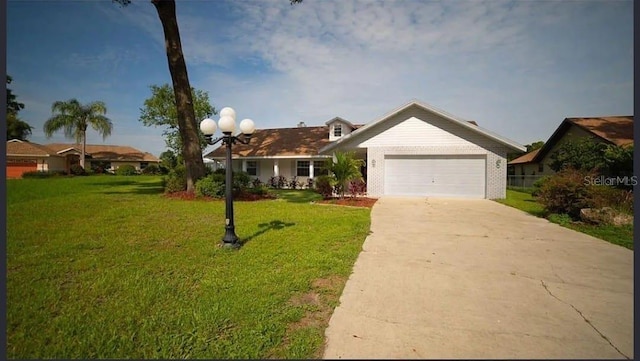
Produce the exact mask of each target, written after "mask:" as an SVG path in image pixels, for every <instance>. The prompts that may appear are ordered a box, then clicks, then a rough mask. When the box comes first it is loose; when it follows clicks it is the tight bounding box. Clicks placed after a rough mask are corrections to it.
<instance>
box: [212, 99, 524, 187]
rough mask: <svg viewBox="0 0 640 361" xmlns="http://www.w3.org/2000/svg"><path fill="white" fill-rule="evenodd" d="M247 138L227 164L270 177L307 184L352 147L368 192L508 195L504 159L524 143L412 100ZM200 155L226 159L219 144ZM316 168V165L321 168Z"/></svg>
mask: <svg viewBox="0 0 640 361" xmlns="http://www.w3.org/2000/svg"><path fill="white" fill-rule="evenodd" d="M252 138H253V139H252V140H251V143H250V144H249V145H243V144H236V145H234V147H233V161H232V167H233V169H234V170H243V171H246V172H248V173H249V174H250V175H251V176H253V177H256V178H259V179H260V180H261V181H263V182H267V181H268V180H269V179H270V178H271V177H272V176H284V177H286V178H287V179H290V178H292V177H293V176H296V177H297V179H298V181H299V182H300V181H301V182H302V183H303V184H305V183H306V182H307V179H309V178H314V177H315V176H317V175H318V173H319V172H318V171H319V167H320V165H321V164H322V162H323V161H325V160H327V159H331V158H332V155H333V154H334V152H337V151H353V152H355V154H356V156H357V157H358V158H360V159H363V160H364V161H365V164H366V165H365V166H364V167H363V169H362V173H363V175H364V176H365V180H366V183H367V194H368V195H369V196H371V197H379V196H383V195H391V196H433V197H465V198H487V199H496V198H504V197H505V196H506V179H507V172H506V171H507V161H506V155H507V153H508V152H509V153H511V152H522V151H524V150H525V148H524V147H523V146H522V145H521V144H518V143H516V142H514V141H512V140H509V139H507V138H504V137H502V136H499V135H497V134H495V133H493V132H491V131H489V130H487V129H484V128H481V127H480V126H478V125H477V124H475V122H469V121H466V120H463V119H461V118H458V117H456V116H453V115H451V114H448V113H446V112H444V111H442V110H439V109H436V108H435V107H432V106H430V105H428V104H425V103H421V102H418V101H412V102H410V103H408V104H405V105H403V106H401V107H399V108H397V109H395V110H393V111H392V112H390V113H388V114H386V115H384V116H383V117H381V118H379V119H376V120H374V121H372V122H370V123H368V124H365V125H356V124H353V123H351V122H349V121H347V120H345V119H342V118H339V117H337V118H333V119H331V120H329V121H328V122H326V124H325V125H324V126H315V127H311V126H309V127H307V126H304V124H302V123H301V124H299V125H298V127H295V128H281V129H260V130H256V132H255V133H254V135H253V137H252ZM205 158H208V159H212V160H215V161H217V162H220V163H222V162H224V159H225V149H224V148H223V147H218V148H216V149H215V150H213V151H211V152H209V153H207V154H206V155H205ZM320 171H321V169H320Z"/></svg>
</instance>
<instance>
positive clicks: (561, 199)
mask: <svg viewBox="0 0 640 361" xmlns="http://www.w3.org/2000/svg"><path fill="white" fill-rule="evenodd" d="M590 175H592V173H590V172H586V171H579V170H575V169H573V168H566V169H563V170H561V171H560V172H558V173H557V174H555V175H553V176H551V177H549V179H547V180H546V181H544V182H543V183H542V185H541V186H540V190H539V192H538V195H537V198H538V200H539V201H540V203H541V204H542V205H543V206H544V208H545V210H546V211H548V212H549V213H558V214H563V213H566V214H568V215H569V216H571V217H573V218H578V217H579V215H580V209H582V208H588V207H589V205H590V199H589V198H590V197H589V187H588V186H587V185H586V184H585V179H586V177H589V176H590Z"/></svg>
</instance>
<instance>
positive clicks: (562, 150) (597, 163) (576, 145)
mask: <svg viewBox="0 0 640 361" xmlns="http://www.w3.org/2000/svg"><path fill="white" fill-rule="evenodd" d="M550 159H551V162H550V163H549V167H551V169H553V170H554V171H556V172H558V171H561V170H563V169H567V168H573V169H576V170H585V171H595V172H596V173H598V174H601V175H607V176H631V175H633V146H628V147H619V146H617V145H615V144H605V143H602V142H598V141H596V140H594V139H591V138H578V139H569V140H567V141H566V142H564V143H562V144H561V145H560V146H559V147H558V149H557V150H556V151H555V152H553V153H552V154H551V156H550Z"/></svg>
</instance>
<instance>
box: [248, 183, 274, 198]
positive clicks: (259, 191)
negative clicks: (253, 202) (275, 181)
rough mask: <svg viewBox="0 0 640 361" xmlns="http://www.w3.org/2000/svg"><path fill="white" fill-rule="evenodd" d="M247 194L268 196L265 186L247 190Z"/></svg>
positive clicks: (267, 189)
mask: <svg viewBox="0 0 640 361" xmlns="http://www.w3.org/2000/svg"><path fill="white" fill-rule="evenodd" d="M246 191H247V192H248V193H251V194H255V195H258V196H264V195H267V194H269V188H268V187H267V186H265V185H259V186H257V187H252V188H247V190H246Z"/></svg>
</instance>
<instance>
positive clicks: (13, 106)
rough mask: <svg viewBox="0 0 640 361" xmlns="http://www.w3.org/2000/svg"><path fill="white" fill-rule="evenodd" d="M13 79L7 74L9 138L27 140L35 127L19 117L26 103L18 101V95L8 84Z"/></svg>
mask: <svg viewBox="0 0 640 361" xmlns="http://www.w3.org/2000/svg"><path fill="white" fill-rule="evenodd" d="M12 81H13V79H12V78H11V77H10V76H9V75H7V117H6V119H7V140H10V139H20V140H26V139H27V137H29V135H31V130H32V129H33V127H32V126H30V125H29V124H28V123H27V122H25V121H23V120H21V119H20V118H19V117H18V112H19V111H20V110H22V109H24V104H23V103H20V102H18V101H17V97H16V95H15V94H13V92H12V91H11V89H9V87H8V85H9V84H11V82H12Z"/></svg>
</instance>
